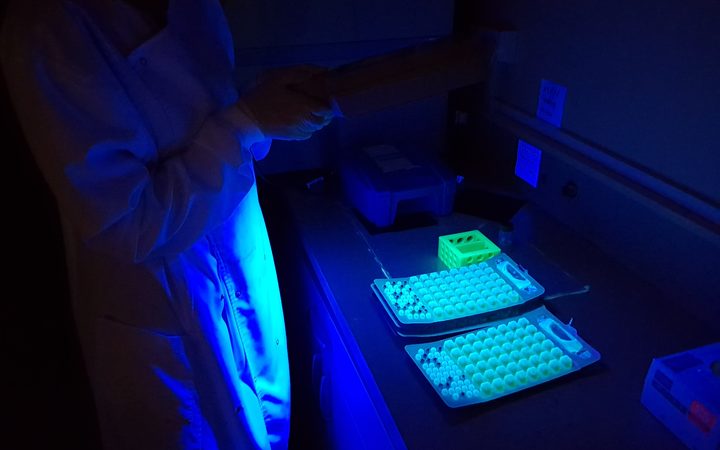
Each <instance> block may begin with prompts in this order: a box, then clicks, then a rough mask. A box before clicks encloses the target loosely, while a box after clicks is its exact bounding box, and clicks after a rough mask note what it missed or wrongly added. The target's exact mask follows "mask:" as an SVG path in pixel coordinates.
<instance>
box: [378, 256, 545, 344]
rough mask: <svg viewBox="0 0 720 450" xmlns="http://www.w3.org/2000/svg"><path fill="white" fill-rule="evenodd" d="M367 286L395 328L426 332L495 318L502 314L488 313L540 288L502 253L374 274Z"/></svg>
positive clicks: (516, 302)
mask: <svg viewBox="0 0 720 450" xmlns="http://www.w3.org/2000/svg"><path fill="white" fill-rule="evenodd" d="M372 287H373V291H374V292H375V293H376V295H377V296H378V298H379V300H380V301H381V303H382V304H383V307H384V308H385V310H386V311H387V312H388V314H389V316H390V318H391V319H392V322H393V324H394V325H395V327H396V329H397V330H399V331H400V332H404V333H406V334H411V333H412V334H415V335H426V336H432V335H437V334H442V333H448V332H452V331H456V330H460V329H463V328H467V327H472V326H477V325H478V324H479V323H483V322H488V321H490V320H496V319H498V318H500V317H502V316H498V314H491V313H496V312H499V311H502V310H508V311H510V313H512V308H513V307H515V306H520V305H522V304H524V303H525V302H527V301H529V300H532V299H535V298H538V297H540V296H541V295H542V294H543V293H544V292H545V289H544V288H543V287H542V286H541V285H540V284H539V283H538V282H537V281H536V280H535V279H533V278H532V277H531V276H530V275H529V274H528V273H527V272H525V271H524V270H522V269H521V268H520V266H518V265H517V264H516V263H515V262H514V261H513V260H512V259H510V257H509V256H507V255H504V254H502V255H498V256H496V257H494V258H491V259H489V260H488V261H485V262H482V263H480V264H472V265H470V266H467V267H460V268H457V269H450V270H442V271H439V272H430V273H426V274H421V275H414V276H411V277H408V278H392V279H377V280H374V282H373V286H372ZM515 313H517V312H515ZM503 314H504V313H503Z"/></svg>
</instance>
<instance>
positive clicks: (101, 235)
mask: <svg viewBox="0 0 720 450" xmlns="http://www.w3.org/2000/svg"><path fill="white" fill-rule="evenodd" d="M38 13H40V12H39V11H37V12H35V14H38ZM42 14H44V15H45V16H46V17H49V18H51V19H48V20H44V21H42V22H41V23H37V22H35V23H33V22H32V21H31V20H30V19H26V20H23V17H25V16H23V14H22V13H20V14H18V15H16V16H11V19H10V20H8V21H7V23H6V24H5V29H4V32H3V67H4V72H5V76H6V80H7V83H8V85H9V88H10V91H11V94H12V95H11V96H12V99H13V102H14V104H15V107H16V111H17V113H18V116H19V118H20V121H21V123H22V126H23V129H24V132H25V135H26V137H27V139H28V141H29V144H30V147H31V149H32V151H33V153H34V155H35V159H36V161H37V162H38V164H39V166H40V168H41V170H42V172H43V173H44V175H45V178H46V180H47V181H48V184H49V185H50V187H51V189H52V190H53V192H54V194H55V196H56V199H57V201H58V205H59V208H60V210H61V213H62V214H63V215H65V216H66V217H67V218H68V219H69V221H70V222H71V223H72V224H73V225H74V227H75V228H76V232H77V233H79V235H80V236H81V238H82V239H83V240H84V241H85V242H87V243H88V245H90V246H93V247H96V248H98V249H100V250H102V251H106V252H109V253H110V254H112V255H114V256H116V257H120V258H124V259H126V260H131V261H134V262H143V261H147V260H150V259H153V258H162V257H167V256H172V255H173V254H177V253H179V252H181V251H183V250H185V249H186V248H188V247H189V246H191V245H192V244H193V243H194V242H196V240H197V239H198V238H200V237H201V236H203V235H204V234H206V233H207V232H208V231H210V230H211V229H212V228H213V227H215V226H216V225H218V224H220V223H221V222H222V221H223V220H225V219H226V218H227V217H228V216H229V215H230V214H231V213H232V212H233V210H234V209H235V208H236V206H237V205H238V204H239V202H240V201H241V200H242V198H243V197H244V196H245V194H246V193H247V192H248V190H249V189H250V187H251V186H252V185H253V183H254V175H253V170H252V166H251V160H252V157H251V155H250V151H249V149H250V148H252V147H254V146H255V144H257V143H262V141H263V137H262V134H261V133H260V132H259V130H258V129H257V127H256V126H255V125H254V124H253V121H252V120H251V119H250V118H249V117H247V115H246V114H244V113H243V111H242V109H241V108H238V107H237V106H236V105H234V104H233V105H232V106H229V107H228V108H226V109H223V110H221V111H217V112H216V113H214V114H211V115H210V116H208V117H207V118H206V120H205V121H204V123H203V125H202V126H201V127H200V128H199V129H198V130H197V131H196V132H195V133H194V136H193V137H192V139H190V140H189V142H186V143H185V145H183V146H182V147H181V148H178V149H176V150H173V152H172V153H171V156H166V157H164V158H161V157H160V152H159V151H158V148H157V145H156V142H155V139H154V137H153V134H152V133H151V131H150V130H149V126H148V125H147V123H146V121H145V120H144V119H143V116H142V114H141V113H140V111H139V110H138V109H137V107H136V105H135V104H134V102H133V99H132V98H131V96H130V95H128V93H127V91H126V89H125V87H126V86H125V85H124V83H123V82H122V80H121V79H120V78H119V77H118V75H117V73H116V72H115V71H114V70H113V69H112V64H110V62H109V61H108V59H107V58H108V56H107V54H105V53H103V52H102V51H100V49H99V48H98V44H97V42H94V41H93V39H92V38H91V37H89V34H90V33H89V32H88V30H87V24H85V23H83V21H82V20H80V19H79V18H78V17H77V16H76V15H74V14H72V12H71V11H69V10H68V8H66V7H63V6H62V5H56V6H55V7H54V10H52V11H48V10H46V11H43V12H42ZM178 95H182V93H178Z"/></svg>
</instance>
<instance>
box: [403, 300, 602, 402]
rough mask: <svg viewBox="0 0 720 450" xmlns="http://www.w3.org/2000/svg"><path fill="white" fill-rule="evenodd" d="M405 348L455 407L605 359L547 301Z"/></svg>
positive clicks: (529, 384) (527, 385) (481, 400)
mask: <svg viewBox="0 0 720 450" xmlns="http://www.w3.org/2000/svg"><path fill="white" fill-rule="evenodd" d="M405 351H406V352H407V353H408V355H410V358H411V359H412V360H413V361H414V362H415V364H416V365H417V367H418V368H419V369H420V371H421V372H422V373H423V375H424V376H425V378H426V379H427V380H428V382H430V384H431V385H432V387H433V388H434V389H435V391H436V392H437V393H438V395H439V396H440V397H441V398H442V400H443V401H444V402H445V404H446V405H448V406H449V407H451V408H456V407H461V406H468V405H472V404H476V403H484V402H488V401H491V400H494V399H497V398H500V397H503V396H506V395H510V394H513V393H515V392H518V391H521V390H523V389H527V388H530V387H533V386H537V385H540V384H542V383H545V382H547V381H550V380H553V379H555V378H559V377H561V376H563V375H566V374H568V373H571V372H574V371H576V370H579V369H581V368H583V367H585V366H587V365H589V364H592V363H594V362H596V361H598V360H599V359H600V354H599V353H598V352H597V351H596V350H595V349H593V348H592V347H590V345H588V344H587V343H586V342H585V341H584V340H582V339H581V338H580V337H579V336H578V335H577V332H576V331H575V329H574V328H572V327H570V326H569V325H565V324H563V323H562V322H560V321H559V320H558V319H557V317H555V316H553V315H552V314H551V313H550V312H549V311H548V310H547V309H546V308H545V307H540V308H538V309H535V310H533V311H530V312H528V313H526V314H523V315H521V316H518V317H514V318H511V319H505V320H503V321H500V322H494V323H493V324H492V325H491V326H488V327H486V328H483V329H479V330H474V331H472V332H470V333H465V334H462V335H460V336H455V337H451V338H447V339H442V340H439V341H435V342H429V343H423V344H413V345H408V346H406V347H405Z"/></svg>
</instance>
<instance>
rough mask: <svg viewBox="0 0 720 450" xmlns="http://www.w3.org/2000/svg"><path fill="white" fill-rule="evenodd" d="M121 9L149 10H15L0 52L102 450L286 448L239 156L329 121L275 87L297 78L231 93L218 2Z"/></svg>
mask: <svg viewBox="0 0 720 450" xmlns="http://www.w3.org/2000/svg"><path fill="white" fill-rule="evenodd" d="M134 3H137V4H138V5H143V3H144V4H145V5H146V6H145V7H140V8H138V7H137V6H132V5H130V4H129V3H125V2H122V1H117V0H67V1H62V0H45V1H42V0H22V1H19V2H16V3H14V4H12V5H11V6H10V7H9V10H8V14H7V15H6V20H5V24H4V27H3V40H2V63H3V70H4V74H5V77H6V81H7V83H8V86H9V90H10V93H11V98H12V101H13V104H14V106H15V108H16V111H17V114H18V116H19V119H20V121H21V124H22V126H23V130H24V133H25V135H26V137H27V140H28V142H29V144H30V147H31V149H32V151H33V154H34V157H35V160H36V161H37V163H38V165H39V167H40V169H41V171H42V173H43V175H44V177H45V179H46V181H47V182H48V184H49V186H50V188H51V189H52V191H53V194H54V196H55V198H56V200H57V203H58V207H59V210H60V213H61V216H62V217H61V219H62V221H63V232H64V236H65V241H66V242H65V244H66V252H67V259H68V270H69V277H70V284H71V289H72V299H73V307H74V312H75V318H76V324H77V327H78V332H79V336H80V339H81V344H82V347H83V353H84V356H85V361H86V366H87V370H88V372H89V375H90V378H91V381H92V386H93V392H94V396H95V402H96V406H97V410H98V415H99V423H100V427H101V435H102V440H103V444H104V446H105V447H106V448H125V449H145V448H148V449H161V448H242V449H244V448H284V447H287V445H288V434H289V415H290V381H289V370H288V359H287V348H286V338H285V327H284V322H283V314H282V306H281V302H280V295H279V290H278V285H277V277H276V273H275V268H274V263H273V257H272V254H271V251H270V245H269V241H268V236H267V232H266V229H265V224H264V221H263V217H262V213H261V210H260V207H259V204H258V198H257V190H256V185H255V177H254V171H253V160H254V159H255V160H256V159H261V158H263V157H264V156H265V155H266V153H267V151H268V149H269V146H270V142H271V140H272V139H305V138H308V137H310V136H311V135H312V134H313V133H314V132H315V131H317V130H319V129H320V128H322V127H324V126H325V125H327V123H328V122H329V121H330V120H331V118H332V113H331V112H330V110H329V108H328V106H327V105H326V104H325V102H323V101H319V100H317V99H313V98H309V97H306V96H304V95H302V94H299V93H296V92H294V91H293V90H292V89H290V88H288V85H289V84H291V83H292V82H296V81H299V80H301V79H304V78H306V77H307V76H309V75H310V74H312V73H313V72H314V69H311V68H305V67H301V68H295V69H292V70H284V71H278V72H276V73H274V74H271V75H268V76H266V77H264V78H262V79H261V80H260V81H259V82H258V83H257V84H256V85H255V86H254V87H253V88H251V89H249V90H248V91H247V92H245V93H244V94H242V95H240V94H239V92H238V90H237V89H236V86H235V85H234V84H233V79H232V71H233V67H234V60H233V46H232V39H231V35H230V31H229V29H228V24H227V22H226V18H225V16H224V13H223V10H222V7H221V5H220V4H219V3H218V0H170V1H169V4H168V5H167V6H166V5H164V4H162V0H160V3H158V1H157V0H153V1H147V2H134ZM150 6H155V7H156V8H154V12H155V13H154V14H153V8H150ZM157 6H160V7H159V8H157ZM158 12H159V13H160V14H159V15H158ZM165 12H166V13H165ZM157 18H159V19H160V20H159V21H158V20H157Z"/></svg>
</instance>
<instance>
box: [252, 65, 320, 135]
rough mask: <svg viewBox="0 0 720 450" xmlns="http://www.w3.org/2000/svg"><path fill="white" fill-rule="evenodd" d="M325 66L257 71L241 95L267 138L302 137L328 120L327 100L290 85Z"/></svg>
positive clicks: (308, 76) (318, 128)
mask: <svg viewBox="0 0 720 450" xmlns="http://www.w3.org/2000/svg"><path fill="white" fill-rule="evenodd" d="M325 70H326V69H324V68H320V67H316V66H294V67H288V68H283V69H274V70H271V71H268V72H266V73H265V74H263V75H261V76H260V77H259V78H258V80H257V83H256V84H255V86H253V87H252V88H251V89H250V90H249V91H248V92H247V93H246V94H244V95H243V96H242V98H241V100H242V102H243V103H244V104H245V106H246V107H247V108H248V109H249V110H250V113H251V115H252V116H253V118H254V119H255V121H256V122H257V125H258V127H259V128H260V131H262V133H263V134H264V135H265V137H266V138H269V139H280V140H288V141H289V140H303V139H308V138H309V137H310V136H312V134H313V133H315V132H316V131H318V130H320V129H322V128H323V127H324V126H326V125H327V124H329V123H330V121H331V120H332V118H333V113H332V109H331V107H330V102H329V101H325V100H322V99H318V98H315V97H311V96H309V95H306V94H303V93H301V92H298V91H296V90H293V89H292V88H291V85H293V84H296V83H299V82H301V81H304V80H306V79H308V78H310V77H311V76H313V75H315V74H317V73H320V72H323V71H325Z"/></svg>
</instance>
